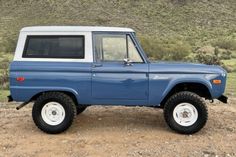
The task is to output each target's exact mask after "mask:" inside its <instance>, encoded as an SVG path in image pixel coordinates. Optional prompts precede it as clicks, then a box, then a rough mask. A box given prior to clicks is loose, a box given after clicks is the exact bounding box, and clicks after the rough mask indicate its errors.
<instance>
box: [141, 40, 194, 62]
mask: <svg viewBox="0 0 236 157" xmlns="http://www.w3.org/2000/svg"><path fill="white" fill-rule="evenodd" d="M139 38H140V42H141V45H142V47H143V49H144V51H145V52H146V53H147V55H148V57H149V58H150V59H151V60H173V61H181V60H185V58H186V57H187V56H188V55H189V54H190V53H191V51H192V48H191V46H190V45H189V44H188V43H187V42H184V41H181V40H177V39H165V40H160V39H156V38H154V37H139Z"/></svg>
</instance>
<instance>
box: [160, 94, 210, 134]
mask: <svg viewBox="0 0 236 157" xmlns="http://www.w3.org/2000/svg"><path fill="white" fill-rule="evenodd" d="M164 117H165V120H166V122H167V124H168V125H169V127H170V128H171V129H173V130H174V131H176V132H179V133H182V134H193V133H195V132H198V131H199V130H201V129H202V128H203V127H204V125H205V124H206V122H207V118H208V111H207V107H206V104H205V102H204V100H203V99H202V98H201V97H200V96H198V95H197V94H195V93H192V92H187V91H184V92H179V93H176V94H174V95H173V96H171V97H170V98H169V99H168V100H167V102H166V104H165V106H164Z"/></svg>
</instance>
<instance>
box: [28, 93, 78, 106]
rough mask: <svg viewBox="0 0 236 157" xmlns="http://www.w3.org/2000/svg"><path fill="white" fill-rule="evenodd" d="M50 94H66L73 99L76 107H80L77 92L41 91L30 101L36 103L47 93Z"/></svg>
mask: <svg viewBox="0 0 236 157" xmlns="http://www.w3.org/2000/svg"><path fill="white" fill-rule="evenodd" d="M49 92H60V93H64V94H66V95H68V96H70V97H71V98H72V100H73V101H74V103H75V105H78V98H77V95H78V93H77V92H76V91H72V90H44V91H41V92H39V93H37V94H35V95H34V96H33V97H32V98H31V99H30V101H35V100H36V99H37V98H38V97H39V96H40V95H42V94H45V93H49Z"/></svg>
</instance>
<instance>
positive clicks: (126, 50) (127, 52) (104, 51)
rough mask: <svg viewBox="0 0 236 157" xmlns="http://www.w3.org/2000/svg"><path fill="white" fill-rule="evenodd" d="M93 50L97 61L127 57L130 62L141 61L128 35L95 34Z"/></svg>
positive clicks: (118, 59)
mask: <svg viewBox="0 0 236 157" xmlns="http://www.w3.org/2000/svg"><path fill="white" fill-rule="evenodd" d="M94 50H95V54H96V56H95V57H96V59H97V60H99V61H121V62H123V60H124V59H125V58H129V59H130V60H131V61H132V62H139V63H140V62H143V60H142V58H141V56H140V54H139V53H138V51H137V49H136V47H135V45H134V43H133V41H132V40H131V38H130V36H129V35H125V34H123V35H119V34H118V35H113V34H112V35H110V34H95V35H94Z"/></svg>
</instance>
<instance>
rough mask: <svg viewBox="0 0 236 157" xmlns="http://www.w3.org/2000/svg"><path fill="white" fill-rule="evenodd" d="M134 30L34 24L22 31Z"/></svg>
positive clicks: (127, 29)
mask: <svg viewBox="0 0 236 157" xmlns="http://www.w3.org/2000/svg"><path fill="white" fill-rule="evenodd" d="M95 31H98V32H99V31H107V32H134V30H133V29H131V28H123V27H101V26H32V27H24V28H22V29H21V32H95Z"/></svg>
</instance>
